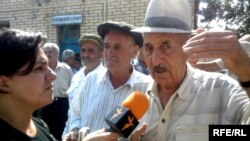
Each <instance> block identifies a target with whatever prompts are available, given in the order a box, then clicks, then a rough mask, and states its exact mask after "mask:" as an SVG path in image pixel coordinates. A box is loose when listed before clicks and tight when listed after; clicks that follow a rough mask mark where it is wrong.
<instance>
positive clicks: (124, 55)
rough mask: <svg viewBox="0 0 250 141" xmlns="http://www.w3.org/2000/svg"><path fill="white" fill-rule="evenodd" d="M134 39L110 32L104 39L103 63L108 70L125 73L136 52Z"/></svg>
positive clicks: (136, 47)
mask: <svg viewBox="0 0 250 141" xmlns="http://www.w3.org/2000/svg"><path fill="white" fill-rule="evenodd" d="M138 49H139V48H138V46H137V45H135V41H134V39H133V38H132V37H131V36H129V35H127V34H124V33H121V32H116V31H110V32H109V33H107V34H106V36H105V38H104V61H105V65H106V67H107V68H108V69H109V70H116V71H127V70H128V69H130V67H131V63H130V62H131V60H132V59H133V57H135V56H136V54H137V52H138Z"/></svg>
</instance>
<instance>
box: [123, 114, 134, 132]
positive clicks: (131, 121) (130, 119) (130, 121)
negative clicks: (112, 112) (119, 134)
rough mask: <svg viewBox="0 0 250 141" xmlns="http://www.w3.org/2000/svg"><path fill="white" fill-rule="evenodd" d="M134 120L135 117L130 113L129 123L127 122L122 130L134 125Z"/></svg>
mask: <svg viewBox="0 0 250 141" xmlns="http://www.w3.org/2000/svg"><path fill="white" fill-rule="evenodd" d="M133 121H134V118H133V117H130V115H129V116H128V123H125V125H124V126H123V128H122V130H125V129H127V128H129V127H131V126H133V125H134V123H133Z"/></svg>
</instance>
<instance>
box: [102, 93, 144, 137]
mask: <svg viewBox="0 0 250 141" xmlns="http://www.w3.org/2000/svg"><path fill="white" fill-rule="evenodd" d="M148 107H149V100H148V99H147V97H146V96H145V95H144V94H143V93H141V92H138V91H135V92H133V93H131V94H130V95H129V96H128V97H127V98H126V99H125V100H124V101H123V102H122V105H117V106H116V108H115V109H113V110H112V111H111V112H110V113H109V114H108V115H107V116H106V117H105V122H106V123H107V124H108V125H109V126H110V128H109V129H108V131H109V132H117V133H118V134H120V135H121V136H122V137H125V138H127V137H128V136H129V135H130V134H131V133H132V132H133V130H134V129H135V128H136V127H137V125H138V124H139V122H138V120H139V119H140V118H141V117H142V116H143V115H144V114H145V112H146V111H147V110H148Z"/></svg>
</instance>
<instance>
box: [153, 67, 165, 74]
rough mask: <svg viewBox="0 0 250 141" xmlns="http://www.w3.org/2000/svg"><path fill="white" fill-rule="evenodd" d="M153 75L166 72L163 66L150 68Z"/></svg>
mask: <svg viewBox="0 0 250 141" xmlns="http://www.w3.org/2000/svg"><path fill="white" fill-rule="evenodd" d="M152 71H153V73H164V72H166V71H167V68H166V67H165V66H163V65H157V66H154V67H153V68H152Z"/></svg>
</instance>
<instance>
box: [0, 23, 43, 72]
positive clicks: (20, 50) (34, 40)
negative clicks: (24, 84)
mask: <svg viewBox="0 0 250 141" xmlns="http://www.w3.org/2000/svg"><path fill="white" fill-rule="evenodd" d="M43 37H45V36H42V34H40V33H33V32H25V31H21V30H16V29H8V28H1V29H0V75H5V76H12V75H14V74H16V73H17V72H18V71H19V70H20V69H21V68H22V67H23V66H24V65H27V67H26V69H25V70H23V71H22V72H20V73H18V74H19V75H26V74H28V73H30V72H31V71H32V69H33V67H34V65H35V62H36V57H37V53H38V48H39V46H40V45H41V43H42V41H43V40H44V39H46V37H45V38H43Z"/></svg>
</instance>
